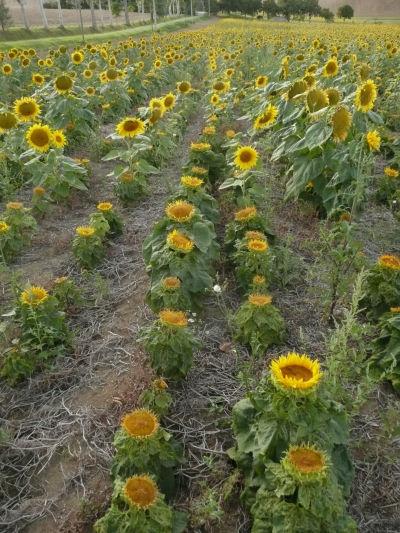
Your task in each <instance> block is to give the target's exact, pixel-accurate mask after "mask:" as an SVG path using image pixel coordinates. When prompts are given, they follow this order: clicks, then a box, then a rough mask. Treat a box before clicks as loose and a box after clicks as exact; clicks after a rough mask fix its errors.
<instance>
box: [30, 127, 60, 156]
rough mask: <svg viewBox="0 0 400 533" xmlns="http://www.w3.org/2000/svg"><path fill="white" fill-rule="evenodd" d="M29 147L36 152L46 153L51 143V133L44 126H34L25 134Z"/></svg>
mask: <svg viewBox="0 0 400 533" xmlns="http://www.w3.org/2000/svg"><path fill="white" fill-rule="evenodd" d="M25 139H26V140H27V142H28V144H29V146H30V147H31V148H33V150H35V151H36V152H43V153H44V152H47V151H48V150H49V148H50V145H51V144H52V142H53V133H52V131H51V129H50V128H49V126H47V125H46V124H34V125H33V126H31V127H30V128H29V130H28V131H27V132H26V134H25Z"/></svg>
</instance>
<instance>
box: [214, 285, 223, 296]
mask: <svg viewBox="0 0 400 533" xmlns="http://www.w3.org/2000/svg"><path fill="white" fill-rule="evenodd" d="M213 291H214V292H216V293H217V294H218V293H220V292H222V289H221V286H220V285H214V287H213Z"/></svg>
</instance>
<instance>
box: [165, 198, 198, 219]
mask: <svg viewBox="0 0 400 533" xmlns="http://www.w3.org/2000/svg"><path fill="white" fill-rule="evenodd" d="M195 211H196V209H195V207H194V205H192V204H190V203H189V202H185V201H184V200H176V201H175V202H172V203H170V204H168V205H167V207H166V208H165V214H166V215H167V217H168V218H169V219H170V220H174V221H175V222H181V223H182V222H189V220H191V219H192V218H193V215H194V214H195Z"/></svg>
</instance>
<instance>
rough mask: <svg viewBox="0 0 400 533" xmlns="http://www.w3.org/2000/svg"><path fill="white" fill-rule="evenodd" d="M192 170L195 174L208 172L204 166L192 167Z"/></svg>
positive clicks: (200, 174)
mask: <svg viewBox="0 0 400 533" xmlns="http://www.w3.org/2000/svg"><path fill="white" fill-rule="evenodd" d="M191 171H192V173H193V174H198V175H199V176H205V175H206V174H207V172H208V170H207V169H206V168H204V167H192V168H191Z"/></svg>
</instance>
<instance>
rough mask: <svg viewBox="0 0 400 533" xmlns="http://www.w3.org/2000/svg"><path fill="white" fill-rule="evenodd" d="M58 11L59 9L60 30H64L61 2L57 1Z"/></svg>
mask: <svg viewBox="0 0 400 533" xmlns="http://www.w3.org/2000/svg"><path fill="white" fill-rule="evenodd" d="M57 9H58V20H59V22H60V28H63V27H64V19H63V12H62V5H61V0H57Z"/></svg>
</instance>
